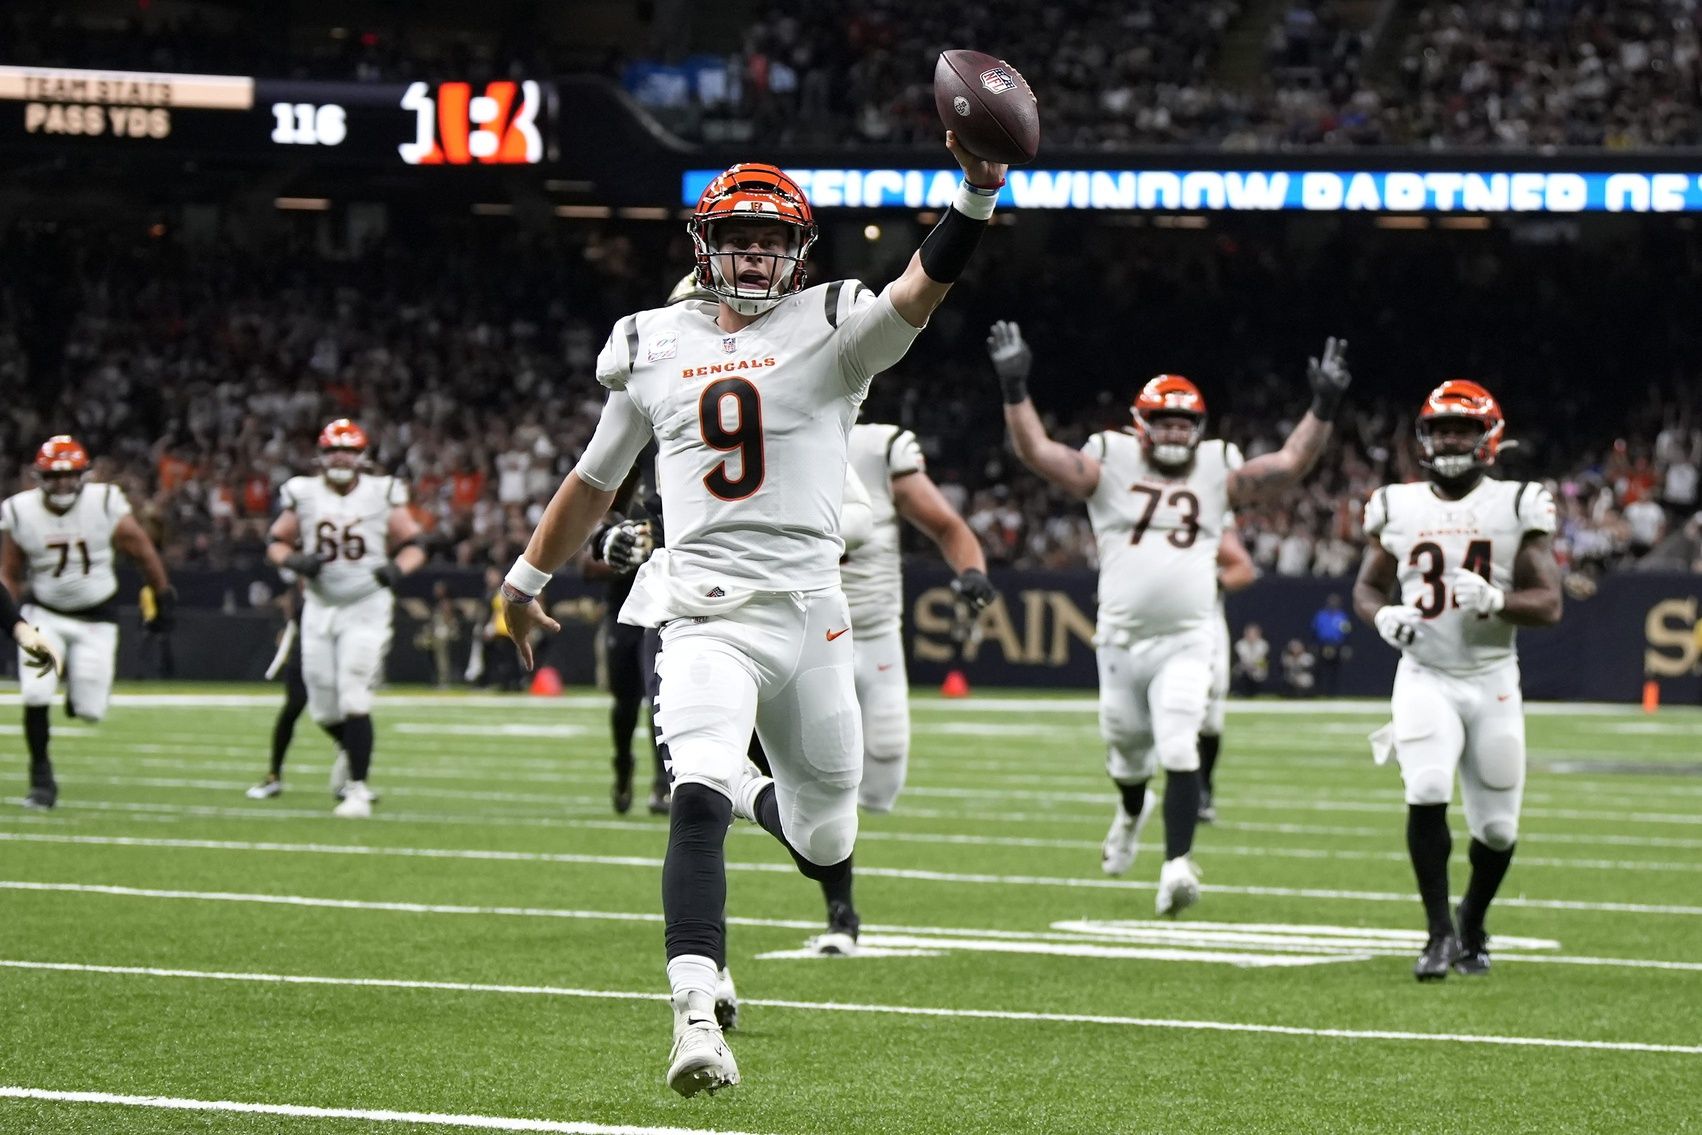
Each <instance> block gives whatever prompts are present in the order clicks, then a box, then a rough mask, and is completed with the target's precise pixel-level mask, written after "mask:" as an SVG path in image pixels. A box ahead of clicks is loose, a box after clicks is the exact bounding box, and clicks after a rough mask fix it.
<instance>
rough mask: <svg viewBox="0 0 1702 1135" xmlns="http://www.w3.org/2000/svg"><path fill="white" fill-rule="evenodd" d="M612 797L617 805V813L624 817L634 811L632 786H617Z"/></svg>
mask: <svg viewBox="0 0 1702 1135" xmlns="http://www.w3.org/2000/svg"><path fill="white" fill-rule="evenodd" d="M609 795H610V797H611V798H612V799H613V800H614V803H615V813H616V814H617V815H621V816H624V815H626V814H627V813H628V812H630V811H631V810H632V785H630V784H617V785H615V787H614V791H613V792H611V793H610V794H609Z"/></svg>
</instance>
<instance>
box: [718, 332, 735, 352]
mask: <svg viewBox="0 0 1702 1135" xmlns="http://www.w3.org/2000/svg"><path fill="white" fill-rule="evenodd" d="M738 349H739V337H738V336H737V335H723V336H721V353H722V354H723V355H730V354H732V353H733V352H734V351H736V350H738Z"/></svg>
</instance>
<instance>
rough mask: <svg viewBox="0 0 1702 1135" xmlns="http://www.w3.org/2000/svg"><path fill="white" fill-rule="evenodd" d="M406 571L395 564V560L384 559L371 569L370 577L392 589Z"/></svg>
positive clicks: (399, 582)
mask: <svg viewBox="0 0 1702 1135" xmlns="http://www.w3.org/2000/svg"><path fill="white" fill-rule="evenodd" d="M405 574H406V573H405V572H403V571H402V569H401V568H399V567H397V566H396V561H395V560H385V561H384V563H382V564H380V565H379V566H378V567H375V568H373V569H372V578H374V579H376V580H377V581H378V582H380V583H382V584H383V585H384V586H386V587H388V588H389V589H390V590H392V591H394V590H396V588H397V587H398V586H400V584H401V582H402V576H403V575H405Z"/></svg>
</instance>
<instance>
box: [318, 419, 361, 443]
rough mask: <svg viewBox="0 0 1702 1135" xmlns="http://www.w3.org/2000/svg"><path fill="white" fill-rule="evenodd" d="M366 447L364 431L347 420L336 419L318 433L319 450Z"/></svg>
mask: <svg viewBox="0 0 1702 1135" xmlns="http://www.w3.org/2000/svg"><path fill="white" fill-rule="evenodd" d="M366 447H367V440H366V431H365V430H363V429H361V428H360V427H359V426H357V425H355V423H354V422H352V421H350V420H349V419H348V418H338V419H337V420H336V421H334V422H327V423H326V425H325V428H324V429H322V430H320V431H319V448H320V449H321V450H326V449H365V448H366Z"/></svg>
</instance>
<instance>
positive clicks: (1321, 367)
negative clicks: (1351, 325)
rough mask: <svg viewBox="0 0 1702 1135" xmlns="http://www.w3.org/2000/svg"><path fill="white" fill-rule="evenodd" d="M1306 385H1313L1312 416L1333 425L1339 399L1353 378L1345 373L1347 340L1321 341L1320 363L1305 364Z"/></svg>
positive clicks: (1314, 360)
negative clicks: (1322, 352)
mask: <svg viewBox="0 0 1702 1135" xmlns="http://www.w3.org/2000/svg"><path fill="white" fill-rule="evenodd" d="M1306 381H1307V382H1310V383H1311V384H1312V416H1313V417H1314V418H1317V419H1318V420H1319V421H1320V422H1333V421H1335V419H1336V411H1337V410H1339V409H1340V408H1341V404H1342V399H1343V398H1345V397H1347V388H1348V384H1349V383H1351V382H1352V381H1353V375H1351V374H1349V373H1348V370H1347V340H1346V339H1337V338H1334V337H1333V336H1332V337H1331V338H1329V339H1326V340H1325V341H1324V357H1323V359H1321V360H1320V359H1308V360H1307V361H1306Z"/></svg>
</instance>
